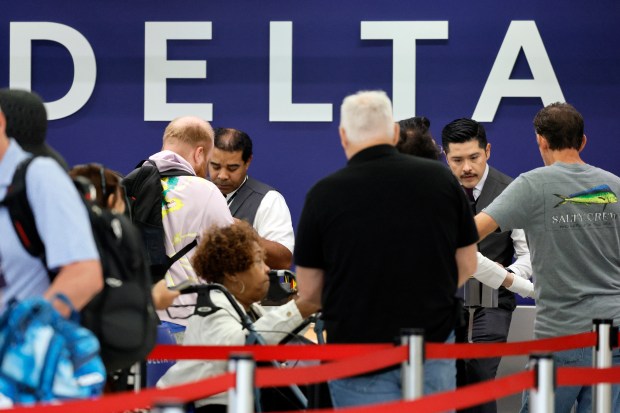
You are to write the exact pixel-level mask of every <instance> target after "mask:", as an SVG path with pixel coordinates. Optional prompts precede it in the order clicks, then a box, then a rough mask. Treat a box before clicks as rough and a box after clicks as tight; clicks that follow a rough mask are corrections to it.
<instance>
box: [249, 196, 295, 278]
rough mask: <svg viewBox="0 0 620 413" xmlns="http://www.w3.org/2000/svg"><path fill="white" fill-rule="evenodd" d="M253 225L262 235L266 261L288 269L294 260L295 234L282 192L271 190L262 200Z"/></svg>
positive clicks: (274, 267)
mask: <svg viewBox="0 0 620 413" xmlns="http://www.w3.org/2000/svg"><path fill="white" fill-rule="evenodd" d="M252 226H253V227H254V228H255V229H256V232H258V235H259V236H260V237H261V246H262V247H263V248H264V249H265V252H266V253H267V257H266V259H265V263H266V264H267V266H269V268H273V269H276V270H281V269H288V268H290V267H291V264H292V262H293V248H294V246H295V234H294V233H293V223H292V220H291V213H290V211H289V209H288V206H287V205H286V201H285V200H284V197H283V196H282V194H280V193H279V192H278V191H269V192H267V193H266V194H265V196H264V197H263V199H262V200H261V203H260V205H259V206H258V209H257V211H256V216H255V217H254V222H253V223H252Z"/></svg>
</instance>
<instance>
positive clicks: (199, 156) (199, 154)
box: [194, 145, 206, 165]
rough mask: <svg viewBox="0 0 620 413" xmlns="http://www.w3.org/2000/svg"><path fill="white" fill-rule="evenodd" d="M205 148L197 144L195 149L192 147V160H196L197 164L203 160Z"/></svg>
mask: <svg viewBox="0 0 620 413" xmlns="http://www.w3.org/2000/svg"><path fill="white" fill-rule="evenodd" d="M205 156H206V153H205V148H204V147H203V146H200V145H199V146H197V147H196V149H194V162H196V164H197V165H200V164H202V163H203V162H204V160H205Z"/></svg>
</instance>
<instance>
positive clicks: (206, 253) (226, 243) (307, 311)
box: [157, 220, 318, 413]
mask: <svg viewBox="0 0 620 413" xmlns="http://www.w3.org/2000/svg"><path fill="white" fill-rule="evenodd" d="M197 248H198V249H197V251H196V254H195V255H194V257H193V259H192V264H193V266H194V269H195V270H196V274H197V275H198V276H199V277H200V278H202V279H203V280H205V281H207V282H209V283H218V284H222V285H223V286H224V287H226V289H227V290H228V291H229V292H230V293H231V294H232V296H233V297H234V299H235V300H236V301H237V303H238V304H239V306H240V307H241V308H243V309H244V310H245V312H246V313H248V315H250V317H251V318H254V319H257V320H256V321H255V322H254V327H255V329H256V331H258V332H259V333H260V334H261V336H262V337H263V338H264V339H265V341H266V342H267V343H269V344H276V343H278V342H280V341H281V340H282V339H283V338H285V337H286V336H287V335H288V334H289V333H290V332H291V331H294V330H295V329H296V328H297V327H298V326H299V325H301V324H302V323H303V320H304V319H305V318H306V317H308V316H310V315H311V314H313V313H314V312H316V311H318V308H314V307H312V308H311V307H310V306H309V305H300V306H298V305H297V303H296V301H295V300H291V301H289V302H288V303H286V304H284V305H282V306H280V307H277V308H276V309H274V310H272V311H269V312H267V313H265V314H264V315H263V314H262V311H261V308H260V306H259V305H257V303H258V302H259V301H261V300H262V299H263V298H264V297H265V296H266V294H267V290H268V289H269V276H268V272H269V267H268V266H267V265H266V264H265V250H264V249H263V248H261V246H260V238H259V237H258V234H257V233H256V231H254V229H253V228H252V227H251V226H250V225H249V224H248V223H247V222H245V221H238V220H237V221H235V223H234V224H232V225H230V226H228V227H219V228H218V227H213V228H211V229H209V230H208V231H206V232H205V234H204V236H203V239H202V241H201V242H200V245H198V247H197ZM209 293H210V298H211V301H212V302H213V304H215V305H216V306H217V307H219V308H220V310H218V311H216V312H215V313H213V314H210V315H207V316H204V317H203V316H200V315H196V314H195V315H193V316H192V317H190V319H189V323H188V325H187V330H186V331H185V337H184V339H183V345H231V346H235V345H239V346H241V345H244V344H245V341H246V337H247V334H248V332H247V330H245V329H243V328H242V326H241V320H240V318H239V315H238V314H237V313H236V312H235V310H234V308H233V306H232V304H231V303H230V302H229V301H228V299H227V298H226V296H225V295H224V293H223V292H221V291H218V290H211V291H210V292H209ZM226 369H227V363H226V361H220V360H182V361H179V362H178V363H176V364H175V365H174V366H172V367H171V368H170V370H168V372H166V374H165V375H164V376H163V377H162V378H161V379H160V380H159V381H158V382H157V386H158V387H168V386H172V385H176V384H181V383H187V382H191V381H196V380H200V379H204V378H207V377H210V376H216V375H219V374H223V373H224V372H226ZM195 406H196V412H197V413H204V412H226V410H227V395H226V393H220V394H217V395H214V396H212V397H209V398H207V399H202V400H198V401H196V402H195Z"/></svg>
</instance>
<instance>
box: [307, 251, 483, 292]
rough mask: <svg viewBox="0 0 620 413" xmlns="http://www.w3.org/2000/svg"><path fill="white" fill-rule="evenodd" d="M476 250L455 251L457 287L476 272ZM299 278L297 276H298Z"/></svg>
mask: <svg viewBox="0 0 620 413" xmlns="http://www.w3.org/2000/svg"><path fill="white" fill-rule="evenodd" d="M477 252H478V249H477V247H476V244H471V245H467V246H466V247H461V248H457V249H456V253H455V257H454V258H455V259H456V265H457V268H458V286H459V287H460V286H461V285H463V284H465V282H466V281H467V279H468V278H470V277H471V276H472V274H474V273H475V272H476V268H477V266H478V264H477V258H476V253H477ZM298 277H299V276H298Z"/></svg>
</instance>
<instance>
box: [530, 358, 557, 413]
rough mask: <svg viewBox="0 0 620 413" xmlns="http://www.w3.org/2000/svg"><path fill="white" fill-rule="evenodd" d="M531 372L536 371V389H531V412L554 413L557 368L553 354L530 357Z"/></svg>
mask: <svg viewBox="0 0 620 413" xmlns="http://www.w3.org/2000/svg"><path fill="white" fill-rule="evenodd" d="M529 368H530V370H534V387H533V388H532V389H530V405H529V407H530V412H532V413H553V412H554V410H555V400H554V397H555V367H554V363H553V356H552V355H551V354H534V355H531V356H530V363H529Z"/></svg>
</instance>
